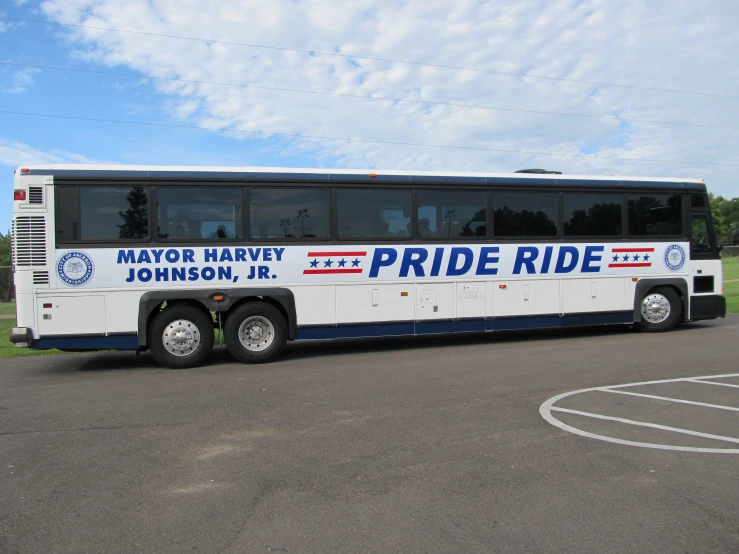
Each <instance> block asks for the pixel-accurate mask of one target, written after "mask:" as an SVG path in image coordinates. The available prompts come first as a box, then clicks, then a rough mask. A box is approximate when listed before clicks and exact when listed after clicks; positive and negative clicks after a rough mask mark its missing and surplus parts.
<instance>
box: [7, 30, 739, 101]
mask: <svg viewBox="0 0 739 554" xmlns="http://www.w3.org/2000/svg"><path fill="white" fill-rule="evenodd" d="M0 19H4V20H7V21H23V22H25V23H37V24H42V25H57V26H60V27H74V28H78V29H93V30H96V31H109V32H112V33H128V34H133V35H145V36H151V37H162V38H174V39H179V40H191V41H197V42H207V43H211V44H228V45H231V46H249V47H251V48H263V49H266V50H280V51H283V52H299V53H301V54H310V55H311V56H333V57H337V58H344V59H350V60H366V61H374V62H387V63H398V64H404V65H414V66H418V67H435V68H437V69H453V70H457V71H471V72H475V73H489V74H495V75H508V76H513V77H524V78H528V79H542V80H546V81H562V82H567V83H579V84H586V85H596V86H600V87H618V88H626V89H635V90H647V91H652V92H668V93H673V94H687V95H693V96H710V97H714V98H734V99H739V95H731V94H719V93H714V92H701V91H689V90H679V89H669V88H659V87H646V86H639V85H626V84H622V83H606V82H602V81H588V80H584V79H568V78H565V77H548V76H545V75H535V74H530V73H516V72H513V71H499V70H495V69H481V68H476V67H463V66H457V65H444V64H438V63H426V62H416V61H410V60H395V59H391V58H378V57H373V56H355V55H351V54H339V53H338V52H322V51H320V50H307V49H302V48H285V47H281V46H270V45H265V44H253V43H248V42H234V41H228V40H217V39H207V38H198V37H187V36H182V35H169V34H163V33H151V32H146V31H133V30H130V29H115V28H112V27H97V26H94V25H81V24H74V23H59V22H56V21H43V20H39V19H27V18H22V17H9V16H0Z"/></svg>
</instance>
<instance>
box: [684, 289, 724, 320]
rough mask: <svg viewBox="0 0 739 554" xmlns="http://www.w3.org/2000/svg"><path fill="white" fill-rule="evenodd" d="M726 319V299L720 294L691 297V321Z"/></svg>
mask: <svg viewBox="0 0 739 554" xmlns="http://www.w3.org/2000/svg"><path fill="white" fill-rule="evenodd" d="M717 317H726V298H724V297H723V296H721V295H719V294H712V295H710V296H691V297H690V319H691V320H692V321H697V320H699V319H716V318H717Z"/></svg>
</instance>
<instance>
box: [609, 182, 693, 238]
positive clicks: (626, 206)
mask: <svg viewBox="0 0 739 554" xmlns="http://www.w3.org/2000/svg"><path fill="white" fill-rule="evenodd" d="M650 194H651V195H653V196H658V195H667V194H670V193H669V192H642V191H634V192H627V193H624V195H623V196H624V199H623V208H624V211H625V214H624V216H625V221H626V229H625V230H626V238H627V239H629V240H631V239H634V240H652V241H654V240H672V239H680V238H685V237H687V235H688V233H687V229H686V227H687V226H686V224H685V208H686V203H687V204H689V203H690V198H687V195H686V194H683V193H681V192H673V193H672V194H673V195H678V196H680V197H681V200H680V217H681V222H680V224H681V225H682V228H683V231H682V233H679V234H676V235H632V234H631V233H630V232H629V230H630V227H631V218H630V217H629V196H647V195H650ZM701 209H702V208H701ZM624 216H622V217H624Z"/></svg>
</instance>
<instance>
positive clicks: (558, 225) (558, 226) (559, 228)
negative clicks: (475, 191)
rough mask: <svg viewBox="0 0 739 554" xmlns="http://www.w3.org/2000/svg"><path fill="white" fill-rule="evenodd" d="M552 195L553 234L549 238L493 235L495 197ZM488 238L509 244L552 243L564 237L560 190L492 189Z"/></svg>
mask: <svg viewBox="0 0 739 554" xmlns="http://www.w3.org/2000/svg"><path fill="white" fill-rule="evenodd" d="M546 192H548V193H549V194H554V217H555V220H554V229H555V234H554V235H549V236H542V235H536V236H529V235H497V234H496V233H495V206H496V204H495V195H496V194H499V193H518V194H520V193H523V194H541V193H546ZM490 205H491V208H490V230H491V233H490V234H489V236H490V238H492V239H495V240H499V239H500V240H505V241H511V242H554V241H557V240H559V239H560V238H562V237H563V236H564V222H563V221H562V190H561V189H556V190H546V189H545V190H538V189H535V188H527V189H521V188H517V189H513V188H493V189H490Z"/></svg>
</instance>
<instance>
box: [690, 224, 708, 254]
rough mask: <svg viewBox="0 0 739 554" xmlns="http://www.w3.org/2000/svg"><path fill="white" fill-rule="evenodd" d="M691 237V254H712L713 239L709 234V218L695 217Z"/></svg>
mask: <svg viewBox="0 0 739 554" xmlns="http://www.w3.org/2000/svg"><path fill="white" fill-rule="evenodd" d="M691 237H692V238H691V240H690V252H691V254H705V253H707V252H711V237H710V235H709V234H708V216H705V215H699V216H693V229H692V236H691Z"/></svg>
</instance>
